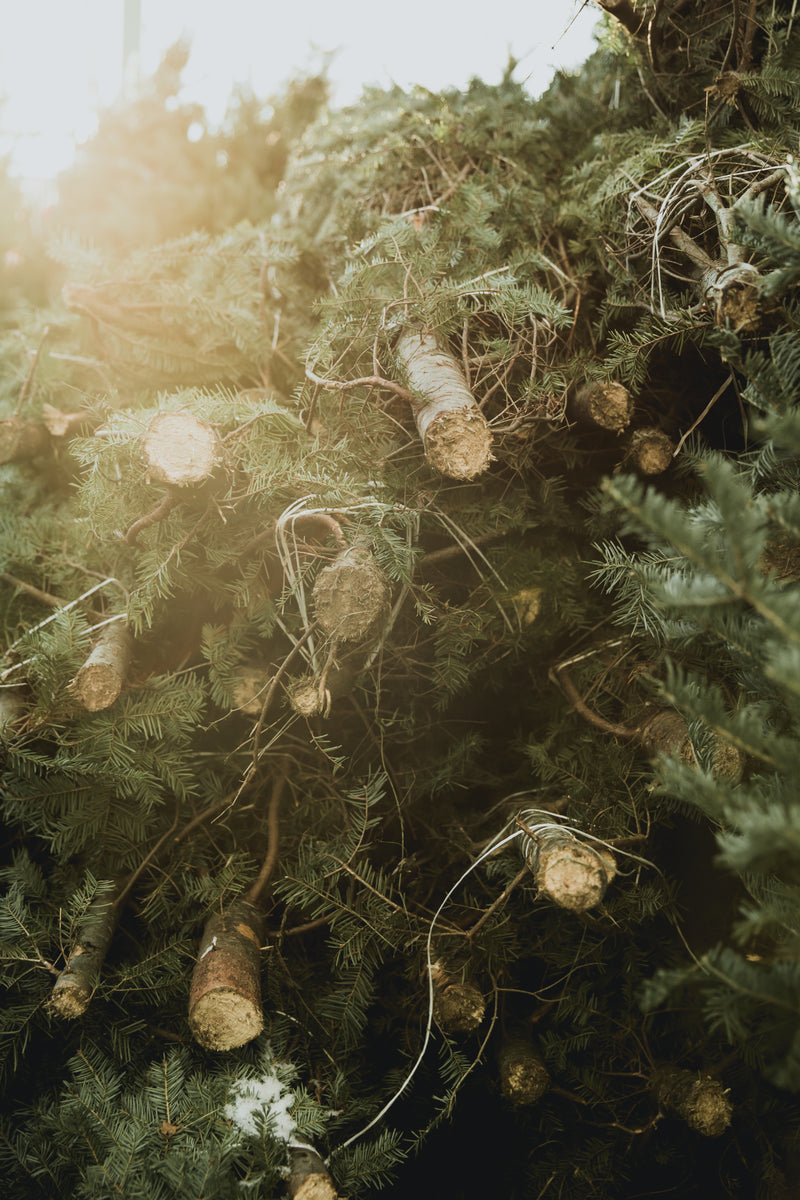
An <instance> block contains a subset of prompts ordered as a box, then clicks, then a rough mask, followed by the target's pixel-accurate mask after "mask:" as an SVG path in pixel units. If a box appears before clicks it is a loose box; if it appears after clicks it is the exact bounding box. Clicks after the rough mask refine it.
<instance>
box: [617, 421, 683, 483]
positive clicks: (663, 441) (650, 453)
mask: <svg viewBox="0 0 800 1200" xmlns="http://www.w3.org/2000/svg"><path fill="white" fill-rule="evenodd" d="M674 453H675V443H674V442H673V441H672V439H671V438H670V437H668V436H667V434H666V433H663V432H662V430H660V429H651V428H649V427H648V428H644V429H636V430H634V432H633V433H632V434H631V440H630V445H629V447H628V451H627V454H626V455H625V465H626V466H631V467H632V468H633V470H634V471H638V472H639V474H640V475H660V474H661V473H662V472H663V471H666V470H667V468H668V467H670V466H671V465H672V457H673V454H674Z"/></svg>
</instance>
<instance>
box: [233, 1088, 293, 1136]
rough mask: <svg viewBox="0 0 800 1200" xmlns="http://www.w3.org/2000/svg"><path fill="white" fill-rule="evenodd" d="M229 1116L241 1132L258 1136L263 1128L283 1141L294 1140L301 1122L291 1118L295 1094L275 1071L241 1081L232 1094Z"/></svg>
mask: <svg viewBox="0 0 800 1200" xmlns="http://www.w3.org/2000/svg"><path fill="white" fill-rule="evenodd" d="M229 1096H230V1100H229V1102H228V1104H226V1105H225V1116H226V1117H227V1118H228V1120H229V1121H230V1122H231V1123H232V1124H233V1125H235V1126H236V1128H237V1129H238V1130H239V1131H240V1132H241V1133H249V1134H251V1135H252V1136H254V1137H257V1136H259V1135H260V1133H261V1130H262V1128H264V1126H266V1129H267V1131H268V1132H269V1133H270V1134H272V1136H273V1137H275V1138H277V1139H278V1140H279V1141H281V1142H286V1143H287V1144H288V1142H289V1141H290V1140H293V1138H294V1134H295V1131H296V1129H297V1123H296V1122H295V1121H294V1119H293V1118H292V1116H291V1109H292V1108H293V1107H294V1103H295V1097H294V1092H290V1091H288V1089H287V1088H286V1085H285V1084H284V1083H283V1082H282V1081H281V1080H280V1079H279V1078H278V1076H277V1075H276V1074H274V1072H270V1071H267V1073H266V1074H264V1075H262V1076H261V1077H260V1078H257V1079H237V1080H236V1082H235V1083H234V1084H233V1086H232V1087H231V1089H230V1092H229Z"/></svg>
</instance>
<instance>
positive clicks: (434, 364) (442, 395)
mask: <svg viewBox="0 0 800 1200" xmlns="http://www.w3.org/2000/svg"><path fill="white" fill-rule="evenodd" d="M397 356H398V358H399V359H400V361H401V363H402V364H403V366H404V367H405V370H406V374H407V376H408V382H409V384H410V385H411V387H412V388H413V389H414V391H415V392H418V393H419V394H420V395H421V396H423V397H425V402H424V403H420V404H419V405H418V406H416V407H415V409H414V419H415V421H416V424H417V430H418V432H419V436H420V438H421V439H422V445H423V447H424V450H425V457H426V458H427V460H428V462H429V463H430V464H431V466H432V467H435V469H436V470H437V471H439V472H441V474H442V475H447V476H448V477H449V478H450V479H464V480H470V479H476V478H477V477H478V475H482V474H483V473H484V472H485V471H486V470H488V467H489V463H490V462H491V461H492V434H491V430H490V429H489V423H488V421H487V420H486V418H485V416H484V415H483V413H482V412H481V410H480V409H479V408H478V405H477V404H476V403H475V399H474V397H473V395H472V393H471V392H470V390H469V386H468V385H467V381H466V379H465V378H464V374H463V372H462V370H461V368H460V366H459V365H458V363H457V362H456V360H455V358H454V357H453V355H452V354H450V353H449V351H448V350H445V349H444V348H443V347H442V346H440V345H439V343H438V342H437V340H436V338H435V337H434V336H433V335H432V334H429V333H421V332H418V331H413V332H412V331H407V332H405V333H402V334H401V335H400V339H399V341H398V343H397Z"/></svg>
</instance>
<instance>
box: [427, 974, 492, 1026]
mask: <svg viewBox="0 0 800 1200" xmlns="http://www.w3.org/2000/svg"><path fill="white" fill-rule="evenodd" d="M485 1013H486V1002H485V1000H484V998H483V995H482V994H481V992H480V991H479V990H478V988H476V987H475V985H474V984H473V983H451V984H448V985H447V986H445V987H441V988H437V989H436V992H435V994H434V1000H433V1017H434V1020H435V1021H436V1023H437V1025H438V1026H439V1027H440V1028H441V1029H443V1030H444V1031H445V1033H472V1031H473V1030H475V1029H477V1028H478V1026H479V1025H480V1023H481V1021H482V1020H483V1018H484V1015H485Z"/></svg>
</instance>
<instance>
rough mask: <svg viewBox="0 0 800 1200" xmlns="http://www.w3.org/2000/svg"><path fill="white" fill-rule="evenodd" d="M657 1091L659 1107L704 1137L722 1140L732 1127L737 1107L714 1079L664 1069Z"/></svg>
mask: <svg viewBox="0 0 800 1200" xmlns="http://www.w3.org/2000/svg"><path fill="white" fill-rule="evenodd" d="M653 1087H654V1090H655V1093H656V1097H657V1099H658V1102H659V1104H661V1105H662V1106H663V1107H664V1108H665V1109H667V1111H668V1112H672V1113H674V1114H675V1115H676V1116H678V1117H680V1118H681V1119H682V1120H684V1121H685V1122H686V1124H687V1125H688V1126H689V1128H690V1129H694V1130H695V1132H696V1133H700V1134H702V1135H703V1137H720V1135H721V1134H723V1133H724V1132H725V1130H726V1129H727V1128H728V1126H729V1125H730V1123H731V1117H732V1116H733V1105H732V1104H731V1102H730V1100H729V1099H728V1097H727V1095H726V1093H725V1089H724V1088H723V1086H722V1084H721V1083H719V1082H718V1080H716V1079H712V1078H711V1076H710V1075H700V1074H697V1075H695V1074H693V1073H692V1072H691V1071H684V1070H681V1069H680V1068H678V1067H662V1068H661V1069H660V1070H659V1071H658V1072H657V1073H656V1075H655V1077H654V1080H653Z"/></svg>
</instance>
